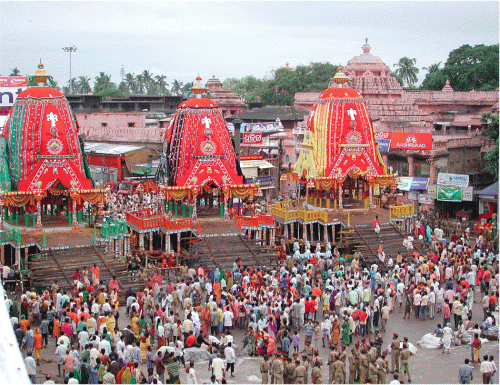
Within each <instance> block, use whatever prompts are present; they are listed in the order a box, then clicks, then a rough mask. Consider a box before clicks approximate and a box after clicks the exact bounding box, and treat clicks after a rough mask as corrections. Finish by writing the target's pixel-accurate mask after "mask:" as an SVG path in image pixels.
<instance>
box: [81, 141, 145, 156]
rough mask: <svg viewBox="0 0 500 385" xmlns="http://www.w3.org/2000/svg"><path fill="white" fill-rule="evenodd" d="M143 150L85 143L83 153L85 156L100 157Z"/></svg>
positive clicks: (124, 145)
mask: <svg viewBox="0 0 500 385" xmlns="http://www.w3.org/2000/svg"><path fill="white" fill-rule="evenodd" d="M142 148H144V147H143V146H131V145H128V144H112V143H95V142H85V148H84V151H85V153H86V154H88V153H90V152H92V153H96V154H102V155H125V154H127V153H129V152H132V151H137V150H140V149H142Z"/></svg>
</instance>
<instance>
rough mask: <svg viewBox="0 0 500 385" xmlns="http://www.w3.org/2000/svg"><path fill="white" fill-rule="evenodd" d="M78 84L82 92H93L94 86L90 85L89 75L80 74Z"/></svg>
mask: <svg viewBox="0 0 500 385" xmlns="http://www.w3.org/2000/svg"><path fill="white" fill-rule="evenodd" d="M76 86H77V87H78V92H79V93H81V94H88V93H89V92H92V88H91V87H90V78H89V77H87V76H79V77H78V81H77V82H76Z"/></svg>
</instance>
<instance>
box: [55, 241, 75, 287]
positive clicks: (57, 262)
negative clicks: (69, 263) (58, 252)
mask: <svg viewBox="0 0 500 385" xmlns="http://www.w3.org/2000/svg"><path fill="white" fill-rule="evenodd" d="M49 254H50V256H51V257H52V259H53V260H54V262H55V263H56V265H57V266H58V267H59V269H60V270H61V273H62V274H63V276H64V279H65V280H66V282H68V285H69V286H70V287H73V284H72V282H71V280H70V279H69V277H68V276H67V275H66V273H65V272H64V270H63V268H62V266H61V264H60V263H59V261H58V260H57V257H56V256H55V255H54V253H53V252H52V249H50V250H49Z"/></svg>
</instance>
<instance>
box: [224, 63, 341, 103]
mask: <svg viewBox="0 0 500 385" xmlns="http://www.w3.org/2000/svg"><path fill="white" fill-rule="evenodd" d="M337 67H338V66H335V65H333V64H331V63H310V64H309V65H299V66H297V68H295V69H293V70H291V69H290V68H288V67H282V68H278V69H277V70H275V71H273V73H272V76H271V78H270V79H258V78H256V77H255V76H252V75H251V76H246V77H244V78H241V79H236V78H228V79H226V80H225V81H224V82H223V84H224V86H225V87H226V88H228V89H230V90H232V91H233V92H234V93H235V94H237V95H238V96H239V97H240V98H241V99H242V100H243V101H245V102H246V103H251V102H262V103H264V104H274V105H288V106H290V105H292V104H293V101H294V97H295V93H297V92H320V91H323V90H324V89H325V88H328V86H329V83H330V80H331V79H332V77H333V76H334V75H335V73H336V71H337Z"/></svg>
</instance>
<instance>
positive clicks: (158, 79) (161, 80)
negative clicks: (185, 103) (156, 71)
mask: <svg viewBox="0 0 500 385" xmlns="http://www.w3.org/2000/svg"><path fill="white" fill-rule="evenodd" d="M154 81H155V83H156V91H157V92H158V94H159V95H169V94H170V92H169V91H168V88H167V87H168V83H167V77H166V76H165V75H155V77H154Z"/></svg>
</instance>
